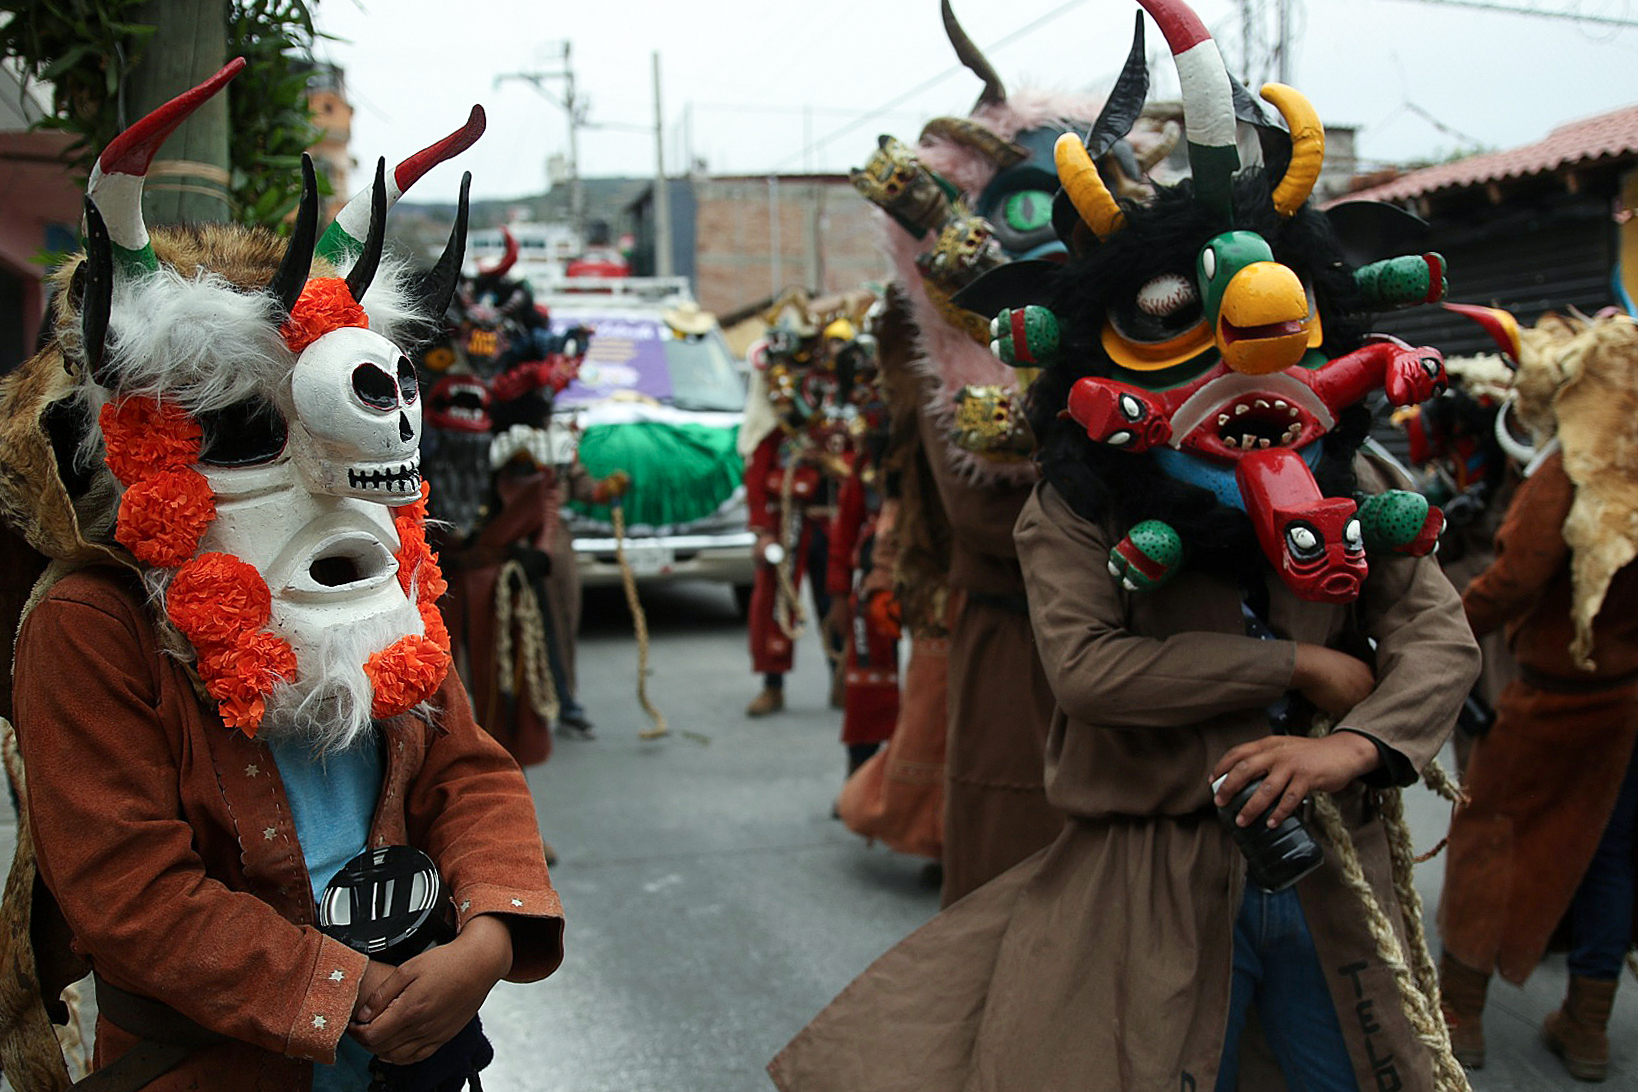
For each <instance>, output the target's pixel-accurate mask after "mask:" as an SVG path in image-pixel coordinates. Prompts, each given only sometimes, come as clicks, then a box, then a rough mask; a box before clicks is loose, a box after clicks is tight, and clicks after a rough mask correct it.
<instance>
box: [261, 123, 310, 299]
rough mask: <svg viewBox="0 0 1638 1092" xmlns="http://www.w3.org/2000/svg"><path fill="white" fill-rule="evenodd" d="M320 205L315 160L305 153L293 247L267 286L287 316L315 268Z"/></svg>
mask: <svg viewBox="0 0 1638 1092" xmlns="http://www.w3.org/2000/svg"><path fill="white" fill-rule="evenodd" d="M318 206H319V196H318V175H317V174H315V173H314V171H313V157H312V156H310V155H308V154H307V153H306V152H303V153H302V154H301V207H300V208H298V209H297V210H296V228H295V230H294V231H292V232H291V233H290V245H289V246H288V247H286V248H285V251H284V260H283V261H281V262H279V271H278V272H277V273H274V274H273V279H272V280H271V281H269V282H268V285H267V290H268V291H269V292H271V293H272V294H273V297H274V298H275V299H277V300H278V301H279V306H280V307H282V308H283V309H284V310H283V314H284V315H286V316H288V315H289V314H290V312H291V311H292V310H294V309H295V306H296V300H298V299H300V298H301V290H302V288H303V287H304V286H305V285H306V284H307V272H308V270H309V269H311V268H312V265H313V246H314V244H315V243H317V242H318Z"/></svg>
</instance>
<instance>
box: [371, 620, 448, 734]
mask: <svg viewBox="0 0 1638 1092" xmlns="http://www.w3.org/2000/svg"><path fill="white" fill-rule="evenodd" d="M448 671H449V653H448V652H446V651H444V650H443V649H441V648H439V647H438V646H437V645H436V644H434V643H433V642H432V641H431V640H430V639H428V638H426V637H420V636H413V635H412V636H409V637H400V638H399V639H398V640H396V641H394V642H393V643H392V644H390V645H388V646H387V647H386V648H384V649H382V650H381V651H380V652H377V653H376V654H375V655H373V656H371V657H370V658H369V659H368V660H366V661H364V674H365V675H367V676H369V679H370V684H371V686H372V687H373V688H374V691H375V696H374V699H373V700H372V701H371V703H370V715H371V716H376V717H392V716H397V715H398V714H399V713H404V712H408V711H409V710H411V709H413V708H415V707H416V706H417V705H419V704H421V703H422V702H424V701H426V700H427V699H428V698H430V697H432V695H433V694H434V693H436V692H437V690H438V684H439V683H441V682H443V681H444V675H445V674H446V673H447V672H448Z"/></svg>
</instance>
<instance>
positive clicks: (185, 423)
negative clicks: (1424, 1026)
mask: <svg viewBox="0 0 1638 1092" xmlns="http://www.w3.org/2000/svg"><path fill="white" fill-rule="evenodd" d="M97 422H98V424H99V425H101V427H102V444H103V459H104V461H105V462H107V464H108V469H109V470H111V471H113V474H114V477H116V478H118V479H119V480H120V482H121V483H123V484H125V485H132V484H134V483H136V482H138V481H141V480H142V479H143V478H148V477H152V476H153V475H156V474H159V473H162V472H163V471H166V470H181V469H184V468H185V467H189V466H192V465H193V464H194V463H196V462H198V461H199V445H200V443H201V437H202V436H203V432H202V430H201V429H200V427H199V422H198V421H195V420H194V419H193V418H192V417H189V416H188V415H187V414H186V413H184V412H183V411H182V409H181V408H180V407H178V406H175V405H172V404H171V403H169V402H157V401H155V400H154V399H152V398H146V397H143V396H141V395H133V396H132V397H130V398H124V399H121V400H120V401H118V402H109V403H107V404H106V405H104V406H103V407H102V413H101V414H100V415H99V416H98V418H97Z"/></svg>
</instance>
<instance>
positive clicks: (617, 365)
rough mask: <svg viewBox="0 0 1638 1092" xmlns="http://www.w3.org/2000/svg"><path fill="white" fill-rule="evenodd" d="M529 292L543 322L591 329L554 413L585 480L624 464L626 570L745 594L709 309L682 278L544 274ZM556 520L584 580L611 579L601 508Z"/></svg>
mask: <svg viewBox="0 0 1638 1092" xmlns="http://www.w3.org/2000/svg"><path fill="white" fill-rule="evenodd" d="M535 301H536V303H537V304H538V305H541V306H544V307H545V308H546V309H547V310H548V312H549V314H550V321H551V325H552V328H553V329H554V330H564V329H567V328H569V327H571V326H589V327H591V328H592V330H593V335H592V339H591V349H590V351H589V352H588V353H587V355H586V359H585V362H584V363H583V365H582V366H581V369H580V376H579V378H578V379H577V380H576V381H575V382H573V383H571V384H570V385H569V386H568V387H567V388H566V389H565V390H564V391H563V392H562V393H560V394H559V395H558V396H557V399H556V401H555V403H554V407H555V412H554V417H555V418H557V419H558V420H560V421H561V420H564V419H567V420H568V421H569V422H572V425H573V427H575V428H576V429H577V430H578V431H579V434H580V446H579V451H580V459H581V462H583V463H584V464H585V465H586V468H587V470H589V471H590V472H591V474H592V475H593V476H594V477H603V476H605V475H607V474H610V473H612V472H613V471H615V470H624V471H626V472H627V473H628V474H630V475H631V479H632V485H631V489H630V491H629V492H628V493H627V494H626V496H625V498H624V501H623V504H624V508H625V516H626V534H627V536H628V537H627V540H626V560H627V562H628V563H629V564H630V565H631V568H632V570H633V572H634V573H635V574H636V576H637V577H638V579H639V580H643V581H659V580H681V579H703V580H716V581H722V582H724V583H727V584H730V585H733V586H734V589H735V592H736V596H737V597H738V598H740V599H742V600H743V599H745V598H746V597H748V595H749V589H750V584H751V581H752V579H753V576H754V571H755V570H754V563H753V561H752V557H751V547H752V545H753V543H754V541H755V536H754V535H753V534H752V533H751V532H750V531H748V530H747V529H746V525H745V518H746V512H745V487H744V483H743V478H744V469H743V464H742V462H741V459H740V457H739V454H738V452H737V451H736V450H735V440H736V438H737V436H738V433H739V426H740V422H741V420H742V419H743V416H744V405H745V383H744V379H743V377H742V373H741V371H740V370H739V369H738V368H737V367H736V366H735V361H734V358H733V354H732V353H731V352H730V351H729V349H728V345H727V342H726V341H724V340H723V336H722V331H721V329H720V328H719V327H718V326H717V324H716V321H715V319H714V318H712V317H711V316H710V315H709V314H707V313H705V312H701V311H699V309H698V308H697V307H696V306H694V303H693V299H692V297H691V296H690V294H689V291H688V284H687V281H686V280H685V279H683V278H644V277H630V278H609V279H603V278H579V279H572V278H571V279H569V280H556V279H554V280H552V281H550V282H547V283H542V284H539V285H537V286H536V287H535ZM568 518H569V529H570V531H571V533H572V534H573V536H574V550H575V557H576V559H577V561H578V563H579V566H580V573H581V577H582V579H583V581H584V583H586V584H588V585H598V584H611V583H615V582H617V581H619V579H620V570H619V566H618V564H617V563H616V560H615V539H614V530H613V526H612V524H611V522H610V517H609V511H608V509H607V508H606V507H603V506H592V505H582V504H576V505H574V506H573V511H571V512H570V513H568Z"/></svg>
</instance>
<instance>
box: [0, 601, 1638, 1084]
mask: <svg viewBox="0 0 1638 1092" xmlns="http://www.w3.org/2000/svg"><path fill="white" fill-rule="evenodd" d="M645 600H646V602H647V603H648V607H649V622H650V625H651V627H652V629H653V632H654V650H653V675H652V677H651V680H650V686H651V693H652V695H653V697H654V699H655V700H656V702H657V703H659V704H660V705H661V707H662V708H663V709H664V710H665V712H666V713H667V715H668V717H669V718H670V719H671V722H672V725H673V728H674V729H675V731H674V732H673V735H672V736H671V738H669V739H667V740H663V741H657V742H652V743H644V742H642V741H640V740H639V739H638V738H637V733H638V731H639V730H641V729H642V728H644V727H646V726H647V722H646V720H645V719H644V717H643V714H642V711H641V710H640V709H639V707H638V705H637V702H636V699H635V697H634V696H633V687H634V684H635V666H636V654H635V645H634V644H633V642H632V640H631V630H630V623H629V619H628V618H627V616H626V613H625V608H624V604H623V601H622V600H621V599H620V597H619V596H618V594H613V595H609V594H603V593H598V594H596V595H593V596H591V597H589V598H588V601H587V608H588V617H587V624H586V632H585V634H584V636H583V639H582V643H581V696H582V698H583V700H584V701H585V702H586V704H587V706H588V707H589V708H590V710H591V712H592V715H593V717H594V718H595V719H596V720H597V722H598V725H599V731H598V738H597V739H596V740H593V741H589V742H587V741H575V740H559V741H557V745H556V746H557V749H556V751H555V753H554V755H553V757H552V759H551V761H550V762H549V763H547V765H545V766H544V767H540V768H537V769H535V770H534V771H532V772H531V774H530V782H531V785H532V787H533V789H534V792H535V797H536V800H537V802H538V806H539V810H540V816H541V829H542V830H543V831H544V832H545V834H546V837H547V838H548V839H549V840H550V841H551V842H552V843H553V845H554V846H555V847H556V849H557V852H558V854H559V855H560V858H561V860H560V862H559V865H558V867H557V868H556V869H555V870H554V872H553V877H554V880H555V882H556V884H557V886H558V888H559V890H561V892H562V894H563V901H564V904H565V906H566V908H567V913H568V957H567V959H566V961H565V962H564V965H563V968H562V970H560V971H559V972H558V973H557V974H556V975H554V976H553V977H552V978H550V979H548V980H547V981H546V982H544V983H540V984H537V985H534V986H527V987H522V986H509V985H506V984H502V986H501V987H500V988H499V989H497V990H496V992H495V993H494V994H492V995H491V998H490V1002H489V1004H488V1005H487V1006H486V1007H485V1010H484V1020H485V1023H486V1025H487V1027H488V1030H489V1034H490V1036H491V1038H492V1039H493V1040H494V1042H495V1046H496V1054H497V1058H496V1061H495V1063H494V1065H493V1066H491V1067H490V1069H489V1070H488V1071H487V1072H486V1074H485V1081H484V1085H485V1087H486V1088H489V1089H493V1090H495V1092H768V1090H769V1089H771V1088H772V1084H771V1083H770V1082H769V1081H768V1080H767V1078H766V1076H765V1075H764V1074H763V1072H762V1067H763V1065H764V1064H765V1063H766V1061H767V1059H768V1058H769V1057H771V1056H772V1055H773V1053H774V1052H775V1051H776V1050H778V1048H779V1047H780V1046H781V1045H782V1044H783V1043H784V1042H785V1041H786V1040H787V1039H788V1038H789V1037H790V1036H791V1035H792V1034H794V1033H795V1032H796V1031H797V1029H799V1028H800V1027H801V1026H802V1025H803V1023H805V1022H806V1021H807V1020H808V1019H809V1018H810V1017H811V1016H812V1015H813V1014H814V1013H815V1012H817V1011H818V1010H819V1009H820V1008H821V1007H822V1006H823V1005H824V1004H825V1003H826V1002H827V1001H828V1000H829V999H830V998H831V997H832V996H834V995H835V993H836V992H837V991H838V990H839V989H841V988H842V986H844V985H845V984H846V983H847V982H848V980H849V979H851V978H852V977H853V976H854V975H855V974H857V973H858V972H859V971H860V970H862V969H863V968H864V967H865V966H866V965H868V964H869V963H870V961H871V960H872V959H873V958H875V957H876V956H877V955H879V954H880V953H881V952H882V951H883V950H885V949H886V948H887V947H889V946H890V945H891V944H892V943H893V942H895V941H896V940H898V939H899V938H900V937H902V936H904V935H905V934H906V933H908V932H909V931H910V930H912V929H914V928H915V927H916V926H918V925H919V924H921V923H922V922H923V921H925V920H926V919H927V918H929V917H930V916H931V915H932V914H933V913H935V912H936V910H937V905H938V897H937V893H936V892H935V891H933V890H930V889H928V888H926V887H924V886H923V885H922V884H921V882H920V879H919V873H920V871H921V862H920V861H918V860H912V859H910V858H905V857H900V856H898V855H896V854H894V853H891V852H889V851H887V850H885V849H883V848H881V847H880V846H877V847H874V848H871V847H866V846H865V845H864V844H863V843H862V842H861V841H859V840H858V839H856V838H854V837H853V836H851V835H849V834H848V833H847V832H846V831H845V830H843V828H842V827H841V825H840V824H839V823H837V822H835V821H833V820H832V819H831V818H830V804H831V798H832V796H833V795H834V793H835V791H836V788H837V785H838V782H839V780H840V777H841V772H842V762H843V759H842V748H841V746H840V744H839V743H838V742H837V739H836V723H837V721H836V717H837V714H835V713H834V712H832V711H831V710H829V709H827V708H826V707H825V693H824V671H823V667H822V665H821V663H820V656H819V647H818V644H817V641H815V640H814V639H813V638H812V637H811V636H810V637H809V638H808V639H807V640H806V641H805V642H804V646H803V647H802V649H801V650H800V653H799V663H798V669H797V672H796V674H795V675H794V676H793V677H792V678H791V680H790V682H789V684H788V685H789V706H790V709H789V711H788V712H786V713H785V714H783V715H782V716H779V717H775V718H772V719H768V720H762V721H752V720H747V719H746V718H745V717H744V716H743V714H742V709H743V708H744V705H745V703H746V702H747V701H748V700H749V699H750V697H751V694H752V692H753V686H754V680H753V679H752V678H751V676H750V673H749V668H748V666H747V658H746V654H745V650H744V629H743V627H742V625H741V623H740V622H739V621H738V619H737V618H736V617H735V615H734V612H733V607H732V603H731V600H730V598H729V595H728V592H727V590H726V589H725V588H719V587H714V586H710V585H684V586H678V587H676V588H672V589H660V590H657V591H655V592H652V593H649V594H647V595H646V596H645ZM682 730H686V731H688V732H694V733H699V734H700V735H702V736H704V737H705V738H706V739H707V740H708V742H703V743H702V742H697V741H695V740H693V739H691V738H687V737H684V736H683V735H681V734H680V732H681V731H682ZM1408 801H1409V803H1410V806H1411V811H1412V816H1413V820H1414V826H1415V832H1416V843H1417V845H1418V846H1419V847H1426V846H1429V845H1432V844H1433V843H1434V841H1436V839H1437V836H1438V832H1439V831H1440V830H1442V828H1443V824H1444V812H1443V806H1442V805H1441V804H1440V803H1439V802H1438V801H1436V800H1434V799H1433V797H1432V796H1431V794H1428V793H1426V792H1424V791H1421V790H1415V791H1413V792H1412V793H1411V794H1410V795H1409V796H1408ZM14 833H15V832H14V828H13V827H12V826H11V825H10V824H9V823H6V824H5V825H4V826H3V827H0V852H4V853H5V854H6V855H7V856H8V857H9V851H10V846H11V841H12V838H13V837H14ZM1440 874H1441V865H1440V863H1439V862H1438V861H1434V862H1431V863H1429V864H1426V865H1423V866H1422V868H1421V869H1420V871H1419V874H1418V887H1419V888H1420V890H1421V892H1422V895H1423V898H1424V900H1425V901H1426V903H1427V905H1428V907H1429V912H1430V915H1431V909H1432V906H1433V902H1434V899H1435V897H1436V895H1437V891H1438V885H1439V880H1440ZM1563 986H1564V964H1563V958H1562V957H1561V956H1557V957H1553V958H1552V959H1550V960H1549V961H1548V962H1547V964H1546V965H1544V966H1543V967H1542V968H1541V969H1540V970H1539V971H1538V972H1537V974H1536V975H1535V976H1534V977H1533V978H1532V979H1531V981H1530V984H1529V986H1528V987H1527V988H1526V989H1524V990H1518V989H1515V988H1514V987H1512V986H1509V985H1506V984H1501V985H1495V986H1492V988H1491V1004H1490V1008H1489V1012H1488V1019H1487V1022H1486V1027H1487V1030H1488V1031H1489V1033H1490V1062H1489V1065H1488V1066H1487V1067H1486V1068H1485V1069H1484V1070H1482V1071H1480V1072H1478V1073H1476V1074H1474V1087H1475V1089H1476V1090H1477V1092H1539V1090H1555V1092H1556V1090H1561V1089H1564V1090H1567V1089H1572V1088H1586V1087H1587V1086H1585V1085H1581V1084H1578V1083H1577V1082H1574V1081H1572V1080H1571V1079H1570V1078H1569V1077H1568V1076H1567V1075H1566V1074H1565V1073H1564V1071H1563V1069H1562V1067H1561V1066H1560V1065H1559V1064H1558V1062H1557V1061H1556V1060H1555V1059H1553V1058H1552V1057H1550V1056H1549V1055H1548V1054H1547V1052H1546V1050H1545V1049H1544V1048H1543V1047H1542V1046H1540V1044H1539V1042H1538V1040H1537V1038H1536V1027H1537V1026H1538V1025H1539V1023H1540V1020H1541V1017H1542V1016H1543V1015H1545V1014H1546V1013H1547V1012H1549V1011H1551V1009H1552V1008H1553V1007H1554V1006H1555V1005H1556V1004H1557V1002H1558V999H1559V998H1560V997H1561V996H1562V991H1563ZM1635 1032H1638V988H1635V986H1634V984H1633V983H1632V982H1631V980H1630V979H1629V980H1628V981H1627V983H1626V984H1625V985H1624V986H1623V989H1622V993H1621V995H1620V996H1619V997H1618V998H1617V1001H1616V1013H1615V1021H1614V1026H1613V1028H1612V1039H1613V1040H1614V1043H1615V1047H1614V1059H1613V1063H1612V1075H1611V1078H1610V1080H1609V1081H1608V1082H1606V1083H1605V1085H1604V1086H1603V1087H1605V1088H1609V1089H1615V1090H1626V1092H1631V1090H1638V1034H1635ZM0 1086H3V1082H0ZM1366 1092H1369V1090H1366Z"/></svg>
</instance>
